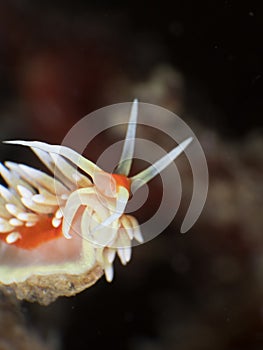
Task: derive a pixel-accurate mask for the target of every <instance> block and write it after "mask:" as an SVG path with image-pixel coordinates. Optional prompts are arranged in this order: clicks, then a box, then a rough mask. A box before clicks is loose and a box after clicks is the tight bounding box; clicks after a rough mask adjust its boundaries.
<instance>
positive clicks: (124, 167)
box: [115, 99, 138, 175]
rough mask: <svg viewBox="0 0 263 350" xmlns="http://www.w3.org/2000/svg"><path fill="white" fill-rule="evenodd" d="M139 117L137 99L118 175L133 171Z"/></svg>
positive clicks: (117, 171) (131, 114) (134, 102)
mask: <svg viewBox="0 0 263 350" xmlns="http://www.w3.org/2000/svg"><path fill="white" fill-rule="evenodd" d="M137 117H138V100H137V99H135V100H134V101H133V104H132V108H131V113H130V119H129V122H128V128H127V132H126V136H125V142H124V146H123V150H122V154H121V158H120V161H119V165H118V166H117V169H116V171H115V172H116V173H117V174H123V175H128V174H129V172H130V170H131V165H132V158H133V154H134V147H135V135H136V126H137Z"/></svg>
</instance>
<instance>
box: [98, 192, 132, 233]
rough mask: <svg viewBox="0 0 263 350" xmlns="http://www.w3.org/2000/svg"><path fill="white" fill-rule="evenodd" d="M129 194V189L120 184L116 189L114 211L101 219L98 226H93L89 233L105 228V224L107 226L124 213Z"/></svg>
mask: <svg viewBox="0 0 263 350" xmlns="http://www.w3.org/2000/svg"><path fill="white" fill-rule="evenodd" d="M129 196H130V194H129V191H128V190H127V189H126V188H125V187H122V186H120V187H119V189H118V195H117V203H116V207H115V209H114V213H113V214H112V215H110V216H109V217H108V218H107V219H105V220H104V221H102V222H101V223H100V224H99V225H98V226H96V227H94V228H93V230H92V232H91V234H93V233H95V232H96V231H99V230H100V229H102V228H105V226H109V225H110V224H112V223H113V222H114V221H115V220H117V219H119V218H120V217H121V216H122V215H123V213H124V210H125V208H126V205H127V202H128V200H129Z"/></svg>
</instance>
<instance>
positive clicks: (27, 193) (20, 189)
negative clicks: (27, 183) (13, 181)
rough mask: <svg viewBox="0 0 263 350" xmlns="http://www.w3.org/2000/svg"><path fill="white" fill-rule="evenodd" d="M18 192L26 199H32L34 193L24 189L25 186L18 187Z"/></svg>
mask: <svg viewBox="0 0 263 350" xmlns="http://www.w3.org/2000/svg"><path fill="white" fill-rule="evenodd" d="M17 190H18V192H19V193H20V195H21V196H22V197H25V198H31V197H32V195H33V193H32V192H31V191H29V189H28V188H26V187H24V186H22V185H18V186H17Z"/></svg>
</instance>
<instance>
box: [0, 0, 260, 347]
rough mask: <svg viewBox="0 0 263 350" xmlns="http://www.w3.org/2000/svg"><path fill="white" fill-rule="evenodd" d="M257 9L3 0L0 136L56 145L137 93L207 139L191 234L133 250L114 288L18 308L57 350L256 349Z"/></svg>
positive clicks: (235, 4) (18, 154)
mask: <svg viewBox="0 0 263 350" xmlns="http://www.w3.org/2000/svg"><path fill="white" fill-rule="evenodd" d="M262 7H263V2H262V1H231V0H225V1H223V0H221V1H193V0H192V1H189V0H188V1H170V2H168V1H160V2H157V3H154V2H153V1H144V2H142V1H141V2H139V1H125V2H124V1H122V2H121V1H120V2H118V1H111V2H108V1H98V2H92V1H76V2H75V1H74V2H73V1H63V2H60V1H26V0H21V1H18V0H17V1H13V0H11V1H0V121H1V127H0V137H1V139H8V138H19V139H23V138H26V139H36V140H42V141H45V142H52V143H57V144H59V143H60V142H61V140H62V139H63V137H64V136H65V134H66V132H67V131H68V130H69V129H70V127H71V126H73V125H74V123H75V122H76V121H77V120H79V119H80V118H82V117H83V116H84V115H86V114H87V113H89V112H91V111H93V110H95V109H97V108H100V107H103V106H105V105H108V104H112V103H117V102H124V101H131V100H133V98H134V97H138V98H139V99H140V100H141V101H142V102H150V103H156V104H160V105H161V106H163V107H166V108H174V109H173V111H174V112H178V113H179V114H180V116H181V117H183V118H186V120H187V121H190V125H192V126H194V125H198V128H197V136H198V137H200V139H201V141H202V140H203V141H205V140H206V142H204V147H205V151H206V153H207V158H208V165H209V171H210V181H211V185H210V186H211V187H210V197H209V200H208V204H207V207H206V211H205V212H204V214H203V215H202V218H201V219H200V221H199V222H198V223H197V224H196V226H195V227H194V228H193V229H192V230H191V232H189V233H188V234H187V235H186V236H182V235H180V234H179V232H178V227H179V223H177V222H175V223H174V224H173V225H171V226H170V227H169V228H168V229H167V230H166V231H165V232H164V234H162V235H161V236H159V237H158V238H156V239H155V240H153V241H151V242H149V243H147V244H145V245H143V246H141V247H137V248H136V249H134V256H133V259H132V262H131V263H130V264H129V265H128V266H127V267H122V266H120V264H119V263H118V262H117V263H115V265H116V276H115V279H114V281H113V283H112V284H107V283H106V282H105V281H104V279H102V280H101V281H99V282H98V283H97V284H96V285H95V286H93V287H92V288H90V289H89V290H87V291H85V292H83V293H81V294H80V295H78V296H76V297H73V298H70V299H66V298H61V299H59V300H58V301H56V302H55V303H54V304H51V305H50V306H48V307H41V306H37V305H31V304H27V303H24V304H23V310H24V314H25V315H26V318H27V319H28V324H29V327H33V328H35V330H36V331H37V332H39V333H40V334H41V337H42V338H43V339H44V341H48V342H49V343H51V344H53V345H52V346H53V347H54V348H58V349H59V348H61V349H66V350H67V349H94V348H96V349H104V348H105V347H107V348H114V349H136V350H161V349H164V350H166V349H167V350H170V349H171V350H173V349H176V350H199V349H200V350H206V349H209V350H210V349H213V350H216V349H221V350H243V349H244V350H245V349H246V350H260V349H262V348H263V323H262V310H263V304H262V300H263V298H262V296H263V292H262V280H263V274H261V272H263V271H262V270H263V268H262V264H261V265H260V261H261V260H260V259H261V257H262V256H263V252H262V248H261V246H263V239H262V238H261V235H262V219H261V214H260V210H261V209H260V208H262V196H261V194H260V193H262V185H261V182H262V174H263V172H262V112H263V105H262V91H263V89H262V87H263V84H262V79H263V78H262V74H263V71H262V65H263V61H262V58H263V45H262V39H263V38H262V23H263V12H262ZM158 67H166V68H167V67H169V70H168V72H173V73H174V74H175V76H177V75H176V74H178V77H180V78H178V81H177V80H176V81H171V79H173V78H169V77H170V76H169V74H168V78H167V76H166V78H165V79H164V80H162V79H163V78H162V77H161V78H160V76H159V78H156V81H157V83H156V84H157V85H158V84H159V85H160V86H161V87H162V88H164V87H165V89H164V91H165V92H164V93H163V94H161V97H160V96H159V95H158V94H157V95H158V96H159V97H158V98H156V94H154V93H153V94H151V91H152V90H151V89H152V84H153V77H154V76H155V75H154V74H155V73H154V72H156V69H158ZM172 76H173V75H172ZM158 79H159V80H158ZM141 84H144V85H141ZM138 86H140V90H138ZM148 89H149V90H148ZM136 91H143V93H142V95H140V94H139V95H138V94H137V95H135V92H136ZM204 135H206V136H204ZM207 135H208V136H209V135H210V136H209V137H207ZM211 135H212V136H211ZM207 140H208V141H207ZM209 140H210V141H211V140H212V141H211V145H210V144H209V142H210V141H209ZM101 147H103V145H97V149H95V150H94V154H97V153H99V152H101V151H102V149H101ZM1 148H2V152H1V159H2V160H5V159H6V158H8V159H12V160H14V159H15V160H19V161H20V162H27V161H31V164H34V161H35V160H33V157H31V156H30V154H29V153H27V152H26V151H25V150H24V149H22V150H20V148H15V150H13V149H12V150H11V149H10V146H1ZM91 158H92V157H91ZM35 164H37V163H35ZM220 186H221V187H220ZM221 214H222V215H221ZM227 214H229V217H228V218H227V220H226V219H225V216H224V215H227ZM220 215H221V216H220ZM251 232H252V233H251Z"/></svg>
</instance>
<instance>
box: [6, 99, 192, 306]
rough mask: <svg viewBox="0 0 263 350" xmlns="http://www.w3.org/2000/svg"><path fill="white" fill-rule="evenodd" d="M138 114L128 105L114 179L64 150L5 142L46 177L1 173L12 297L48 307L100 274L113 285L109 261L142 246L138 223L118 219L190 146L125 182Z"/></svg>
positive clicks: (15, 168)
mask: <svg viewBox="0 0 263 350" xmlns="http://www.w3.org/2000/svg"><path fill="white" fill-rule="evenodd" d="M137 114H138V103H137V100H135V101H134V103H133V105H132V109H131V113H130V119H129V123H128V128H127V133H126V138H125V142H124V147H123V151H122V155H121V159H120V162H119V165H118V166H117V169H116V172H115V173H114V174H110V173H107V172H105V171H103V170H102V169H100V168H99V167H98V166H97V165H96V164H94V163H92V162H91V161H89V160H88V159H86V158H84V157H83V156H82V155H80V154H78V153H77V152H75V151H74V150H72V149H70V148H67V147H64V146H56V145H49V144H46V143H42V142H37V141H6V143H12V144H17V145H24V146H28V147H30V148H31V149H32V150H33V152H34V153H35V154H36V155H37V156H38V157H39V158H40V160H41V161H42V162H43V163H44V164H45V166H46V167H47V168H48V169H49V171H50V172H51V173H52V175H53V176H50V175H47V174H45V173H43V172H42V171H39V170H36V169H33V168H31V167H29V166H26V165H24V164H17V163H13V162H5V165H2V164H1V165H0V172H1V175H2V177H3V179H4V180H5V182H6V183H7V185H8V188H6V187H4V186H2V185H0V283H1V284H3V285H11V286H12V287H13V288H14V289H15V291H16V293H17V295H18V297H20V298H25V299H28V300H31V301H32V300H37V301H39V302H40V303H45V304H47V303H49V302H50V301H52V300H53V299H55V298H56V297H57V296H59V295H72V294H75V293H76V292H78V291H80V290H83V289H85V288H87V287H88V286H90V285H92V284H93V283H95V282H96V281H97V279H98V278H100V277H101V276H102V274H103V273H105V276H106V279H107V281H112V279H113V261H114V259H115V256H116V254H117V255H118V257H119V258H120V260H121V262H122V264H123V265H125V264H127V263H128V262H129V260H130V258H131V244H132V241H133V240H137V242H138V243H142V242H143V237H142V234H141V232H140V228H139V224H138V222H137V220H136V219H135V217H133V216H131V215H127V214H125V207H126V205H127V202H128V200H129V197H130V195H131V193H132V192H133V193H134V191H136V190H137V189H138V188H140V187H141V186H143V185H144V184H146V183H147V182H148V181H150V180H151V179H152V178H153V177H154V176H156V175H157V174H158V173H159V172H161V171H162V170H163V169H164V168H165V167H166V166H168V165H169V164H170V163H171V162H172V161H173V160H174V159H175V158H176V157H177V156H178V155H179V154H181V153H182V152H183V151H184V149H185V148H186V147H187V146H188V144H189V143H190V142H191V141H192V138H188V139H187V140H185V141H184V142H182V143H181V144H180V145H178V146H177V147H176V148H174V149H173V150H172V151H171V152H169V153H168V154H167V155H165V156H164V157H163V158H161V159H160V160H158V161H157V162H156V163H155V164H153V165H151V166H150V167H149V168H147V169H146V170H144V171H142V172H141V173H139V174H137V175H135V176H133V177H129V172H130V168H131V163H132V158H133V152H134V144H135V132H136V123H137ZM78 168H79V169H81V171H80V170H78ZM56 281H59V283H60V284H61V285H60V286H59V283H56ZM32 295H33V296H32ZM45 295H46V296H47V295H48V298H47V297H46V296H45Z"/></svg>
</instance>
